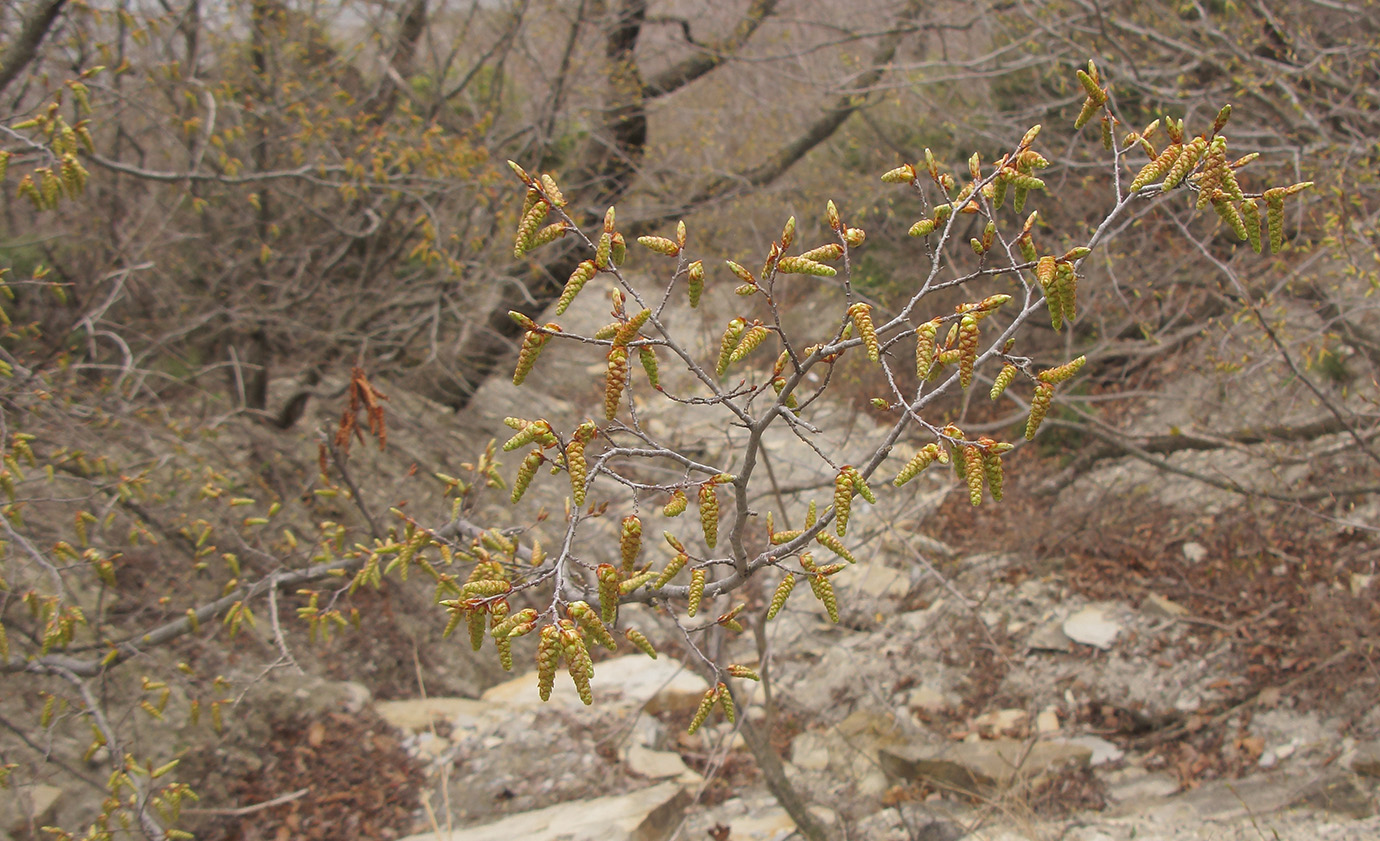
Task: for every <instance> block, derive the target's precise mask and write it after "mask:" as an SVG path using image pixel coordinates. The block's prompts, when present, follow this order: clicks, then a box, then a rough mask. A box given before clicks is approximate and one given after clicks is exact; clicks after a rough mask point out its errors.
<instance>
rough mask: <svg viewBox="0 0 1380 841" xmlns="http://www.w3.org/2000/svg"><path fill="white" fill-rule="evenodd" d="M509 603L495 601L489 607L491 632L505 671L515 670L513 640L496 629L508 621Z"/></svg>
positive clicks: (499, 659)
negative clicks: (497, 632) (501, 634)
mask: <svg viewBox="0 0 1380 841" xmlns="http://www.w3.org/2000/svg"><path fill="white" fill-rule="evenodd" d="M508 610H509V608H508V603H507V602H506V601H497V602H494V604H493V607H491V608H490V609H489V633H490V635H492V636H493V638H494V646H495V647H496V648H497V649H498V664H499V665H500V666H502V667H503V671H505V672H511V671H512V670H513V641H512V640H510V639H508V638H507V636H503V637H500V636H497V635H496V634H494V633H493V632H494V629H496V628H497V627H498V626H499V625H501V624H503V623H504V622H506V621H507V618H508Z"/></svg>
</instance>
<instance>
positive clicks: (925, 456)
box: [891, 444, 939, 488]
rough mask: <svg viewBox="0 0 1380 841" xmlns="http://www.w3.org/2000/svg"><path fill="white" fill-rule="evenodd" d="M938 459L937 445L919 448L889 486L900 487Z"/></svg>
mask: <svg viewBox="0 0 1380 841" xmlns="http://www.w3.org/2000/svg"><path fill="white" fill-rule="evenodd" d="M938 459H939V445H938V444H926V445H925V446H923V447H921V448H920V451H919V452H917V453H916V454H915V455H914V456H912V457H911V460H910V461H908V462H906V466H905V467H902V468H901V472H899V473H897V474H896V478H895V479H893V480H891V484H893V485H895V486H896V487H898V488H899V487H901V486H902V485H904V484H905V483H907V482H909V481H910V480H911V479H914V478H915V477H916V476H919V475H920V471H922V470H924V469H925V468H926V467H929V466H930V465H931V464H933V463H934V462H935V461H937V460H938Z"/></svg>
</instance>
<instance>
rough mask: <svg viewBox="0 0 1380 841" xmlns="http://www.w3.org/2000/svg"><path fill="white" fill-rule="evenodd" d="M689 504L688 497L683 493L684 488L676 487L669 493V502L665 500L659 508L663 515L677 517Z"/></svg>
mask: <svg viewBox="0 0 1380 841" xmlns="http://www.w3.org/2000/svg"><path fill="white" fill-rule="evenodd" d="M689 505H690V499H689V497H687V496H686V495H685V489H684V488H676V489H675V491H674V492H673V493H672V494H671V500H670V502H667V503H666V505H664V506H663V507H662V509H661V514H662V516H663V517H679V516H680V515H681V514H684V513H685V509H686V508H688V507H689Z"/></svg>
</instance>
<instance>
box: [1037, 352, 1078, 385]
mask: <svg viewBox="0 0 1380 841" xmlns="http://www.w3.org/2000/svg"><path fill="white" fill-rule="evenodd" d="M1087 361H1088V357H1086V356H1080V357H1078V358H1077V359H1074V360H1071V361H1069V362H1065V363H1064V364H1063V365H1060V366H1058V367H1056V368H1050V369H1049V370H1047V371H1041V372H1040V373H1039V374H1038V375H1037V377H1036V378H1037V379H1038V380H1039V381H1040V382H1042V383H1049V384H1050V385H1058V384H1060V383H1062V382H1067V381H1069V380H1071V379H1073V376H1074V375H1075V374H1077V373H1078V371H1079V370H1080V369H1081V368H1082V367H1083V365H1084V363H1086V362H1087Z"/></svg>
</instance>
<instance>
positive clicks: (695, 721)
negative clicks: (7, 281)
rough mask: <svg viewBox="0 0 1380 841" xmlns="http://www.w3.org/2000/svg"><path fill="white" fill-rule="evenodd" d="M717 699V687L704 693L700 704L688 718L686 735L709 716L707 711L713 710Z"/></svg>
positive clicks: (696, 728)
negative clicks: (688, 725)
mask: <svg viewBox="0 0 1380 841" xmlns="http://www.w3.org/2000/svg"><path fill="white" fill-rule="evenodd" d="M718 700H719V687H718V686H714V687H712V688H711V689H709V691H707V692H705V693H704V698H703V699H701V700H700V706H699V708H698V709H696V710H695V715H694V717H693V718H691V719H690V727H689V728H688V729H687V730H686V731H685V733H686V735H694V733H695V731H696V730H699V729H700V726H701V725H703V724H704V722H705V720H706V719H707V718H709V713H710V712H712V711H713V709H714V705H715V704H716V703H718Z"/></svg>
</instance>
